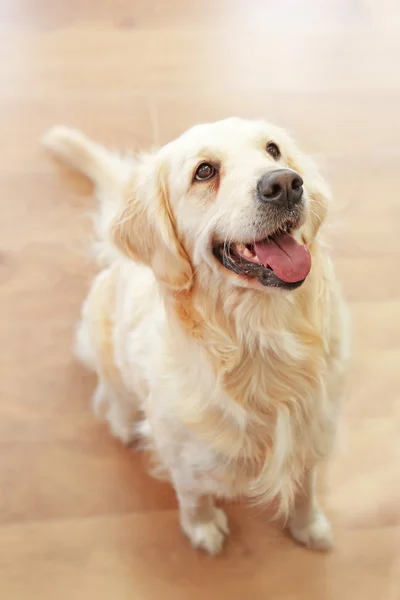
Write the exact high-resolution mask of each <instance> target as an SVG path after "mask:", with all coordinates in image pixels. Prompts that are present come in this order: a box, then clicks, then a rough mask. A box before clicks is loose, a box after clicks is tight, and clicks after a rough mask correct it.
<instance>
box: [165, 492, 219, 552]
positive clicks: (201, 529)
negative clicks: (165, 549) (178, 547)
mask: <svg viewBox="0 0 400 600" xmlns="http://www.w3.org/2000/svg"><path fill="white" fill-rule="evenodd" d="M174 483H175V489H176V493H177V496H178V501H179V512H180V522H181V527H182V529H183V531H184V532H185V533H186V535H187V536H188V538H189V539H190V541H191V543H192V545H193V546H194V547H195V548H201V549H202V550H205V551H206V552H208V553H209V554H212V555H214V554H218V553H219V552H221V550H222V546H223V544H224V540H225V536H226V535H227V534H228V533H229V528H228V520H227V518H226V515H225V513H224V511H223V510H221V509H220V508H217V507H216V506H215V503H214V498H213V497H212V496H211V495H205V494H201V493H200V492H198V491H195V490H187V489H185V488H184V487H180V486H179V485H177V482H176V480H174Z"/></svg>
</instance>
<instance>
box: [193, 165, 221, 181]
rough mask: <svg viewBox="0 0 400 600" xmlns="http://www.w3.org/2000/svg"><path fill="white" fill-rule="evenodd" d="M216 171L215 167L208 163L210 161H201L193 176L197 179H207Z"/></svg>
mask: <svg viewBox="0 0 400 600" xmlns="http://www.w3.org/2000/svg"><path fill="white" fill-rule="evenodd" d="M216 172H217V171H216V168H215V167H213V166H212V165H210V163H201V165H199V166H198V167H197V169H196V173H195V174H194V178H195V179H196V180H197V181H207V179H211V178H212V177H214V175H215V173H216Z"/></svg>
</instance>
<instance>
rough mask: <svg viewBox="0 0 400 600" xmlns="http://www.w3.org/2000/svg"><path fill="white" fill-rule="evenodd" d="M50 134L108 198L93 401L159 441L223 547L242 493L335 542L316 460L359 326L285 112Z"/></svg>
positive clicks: (186, 500)
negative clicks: (100, 140)
mask: <svg viewBox="0 0 400 600" xmlns="http://www.w3.org/2000/svg"><path fill="white" fill-rule="evenodd" d="M44 143H45V145H46V146H47V148H49V149H50V150H51V151H52V152H53V153H54V154H55V155H57V156H58V157H60V158H61V159H63V160H64V161H66V162H67V163H69V165H70V166H72V167H73V168H75V169H77V170H79V171H81V172H82V173H84V174H85V175H86V176H88V177H89V178H90V179H91V180H92V181H93V183H94V185H95V188H96V193H97V198H98V207H99V210H98V213H97V217H96V218H95V228H96V233H97V238H98V242H97V246H96V249H97V250H96V251H97V257H98V260H99V265H100V267H101V269H100V272H99V274H98V276H97V277H96V278H95V279H94V281H93V284H92V286H91V290H90V293H89V295H88V297H87V299H86V301H85V303H84V306H83V310H82V318H81V320H80V323H79V325H78V328H77V335H76V353H77V355H78V357H79V358H80V359H81V360H82V361H83V362H84V363H85V364H86V365H87V366H88V367H89V368H91V369H93V370H94V371H95V372H96V373H97V375H98V387H97V390H96V392H95V394H94V399H93V402H94V408H95V410H96V411H97V412H98V413H101V414H103V415H104V417H105V418H106V419H107V421H108V423H109V426H110V429H111V432H112V433H113V434H114V435H115V436H117V438H119V439H120V440H122V442H124V443H126V444H129V443H131V442H132V441H134V440H138V439H141V440H142V442H143V441H145V442H146V443H147V444H148V445H149V446H151V448H152V452H153V456H156V458H157V461H158V468H159V469H160V470H161V471H160V472H162V473H164V474H165V475H166V476H167V477H168V479H169V480H170V481H171V482H172V485H173V487H174V488H175V491H176V495H177V498H178V502H179V512H180V524H181V527H182V530H183V531H184V532H185V533H186V535H187V536H188V538H189V539H190V541H191V543H192V545H193V546H194V547H196V548H201V549H203V550H204V551H206V552H208V553H210V554H217V553H219V552H220V551H221V549H222V547H223V543H224V540H225V538H226V536H227V535H228V533H229V529H228V523H227V518H226V515H225V513H224V512H223V510H222V509H221V508H218V507H217V506H216V500H217V499H219V498H222V499H228V500H229V499H234V498H238V497H245V498H248V499H251V500H253V501H257V502H262V503H274V505H276V507H277V515H280V516H283V517H284V520H285V524H286V525H287V527H288V529H289V531H290V533H291V535H292V536H293V538H294V539H295V540H297V541H298V542H300V543H301V544H303V545H305V546H308V547H309V548H314V549H321V550H325V549H329V548H330V547H331V546H332V531H331V525H330V523H329V521H328V519H327V518H326V517H325V515H324V513H323V512H322V510H321V509H320V508H319V506H318V503H317V499H316V491H315V486H316V483H315V480H316V468H317V465H318V463H320V462H321V461H322V460H323V459H324V458H325V457H327V456H328V455H329V454H330V452H331V451H332V448H333V445H334V440H335V432H336V430H337V423H338V417H339V412H340V406H341V404H342V397H343V383H344V379H345V373H346V362H347V354H348V342H347V328H348V326H347V318H346V314H347V312H346V306H345V303H344V301H343V299H342V295H341V291H340V288H339V285H338V282H337V280H336V277H335V273H334V269H333V265H332V261H331V259H330V257H329V255H328V251H327V247H326V245H325V244H324V241H323V232H322V231H321V229H320V228H321V225H322V224H323V222H324V221H325V218H326V214H327V209H328V206H329V204H330V191H329V188H328V186H327V184H326V183H325V181H324V179H323V178H322V177H321V176H320V174H319V172H318V170H317V167H316V165H315V164H314V162H313V161H312V160H311V158H309V157H307V156H306V155H304V154H303V153H302V152H301V151H300V150H299V149H298V147H297V145H296V144H295V142H294V141H293V139H292V138H291V137H290V136H289V135H288V134H287V133H286V132H285V131H284V130H282V129H280V128H278V127H275V126H273V125H270V124H268V123H266V122H263V121H250V120H245V119H239V118H230V119H226V120H222V121H219V122H216V123H211V124H202V125H197V126H194V127H192V128H191V129H189V130H188V131H186V132H185V133H184V134H183V135H181V136H180V137H178V138H177V139H176V140H174V141H172V142H171V143H168V144H167V145H165V146H164V147H162V148H161V149H159V150H158V151H155V152H153V153H149V154H147V155H141V156H137V157H133V158H126V157H121V156H119V155H117V154H113V153H111V152H108V151H107V150H106V149H104V148H103V147H102V146H100V145H98V144H96V143H94V142H92V141H91V140H89V139H88V138H86V137H85V136H84V135H83V134H82V133H80V132H78V131H76V130H72V129H68V128H65V127H55V128H54V129H52V130H51V131H50V132H49V133H48V134H47V135H46V136H45V138H44Z"/></svg>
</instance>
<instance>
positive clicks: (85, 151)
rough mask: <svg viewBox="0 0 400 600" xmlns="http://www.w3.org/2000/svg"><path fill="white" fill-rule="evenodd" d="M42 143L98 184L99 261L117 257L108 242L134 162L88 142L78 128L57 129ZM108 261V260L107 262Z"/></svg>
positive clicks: (45, 137)
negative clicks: (113, 220) (111, 225)
mask: <svg viewBox="0 0 400 600" xmlns="http://www.w3.org/2000/svg"><path fill="white" fill-rule="evenodd" d="M43 144H44V145H45V146H46V148H48V149H49V150H50V151H51V152H52V153H53V154H54V155H55V156H57V157H58V158H60V159H62V160H63V161H64V162H66V163H67V164H69V165H70V166H71V167H73V168H74V169H76V170H77V171H80V172H81V173H83V174H84V175H86V176H87V177H88V178H89V179H91V180H92V182H93V183H94V185H95V188H96V195H97V198H98V203H99V212H98V214H97V215H96V218H95V228H96V233H97V236H98V239H99V241H100V247H99V248H97V251H98V252H97V253H100V255H101V256H100V257H99V258H106V260H107V257H108V256H109V258H110V260H111V259H112V258H113V257H114V256H115V251H114V250H113V249H112V247H111V245H110V244H109V242H108V231H109V226H110V223H111V221H112V219H113V217H114V216H115V214H116V211H117V207H118V205H119V203H120V201H121V198H122V195H123V190H124V187H125V184H126V182H127V181H128V179H129V177H130V175H131V174H132V162H130V161H129V160H128V159H127V158H122V157H121V156H119V155H118V154H116V153H113V152H110V151H108V150H106V149H105V148H103V146H101V145H99V144H97V143H95V142H93V141H91V140H89V139H88V138H87V137H86V136H85V135H84V134H83V133H81V132H80V131H77V130H76V129H70V128H68V127H63V126H57V127H54V128H53V129H51V130H50V131H49V132H48V133H47V134H46V135H45V136H44V138H43ZM107 262H108V260H107Z"/></svg>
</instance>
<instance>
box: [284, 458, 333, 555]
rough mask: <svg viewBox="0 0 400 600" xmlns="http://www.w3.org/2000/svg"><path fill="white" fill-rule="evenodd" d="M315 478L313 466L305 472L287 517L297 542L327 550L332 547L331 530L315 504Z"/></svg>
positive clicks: (316, 548)
mask: <svg viewBox="0 0 400 600" xmlns="http://www.w3.org/2000/svg"><path fill="white" fill-rule="evenodd" d="M315 478H316V473H315V468H313V469H309V470H307V471H306V472H305V475H304V480H303V485H302V488H301V489H300V490H299V491H298V492H297V494H296V498H295V504H294V508H293V513H292V515H291V516H290V518H289V530H290V533H291V534H292V536H293V538H294V539H295V540H296V541H297V542H300V543H301V544H304V545H305V546H308V547H309V548H313V549H315V550H329V549H330V548H331V547H332V530H331V525H330V523H329V521H328V519H327V518H326V517H325V515H324V513H323V512H322V511H321V509H320V508H319V507H318V504H317V499H316V492H315Z"/></svg>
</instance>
